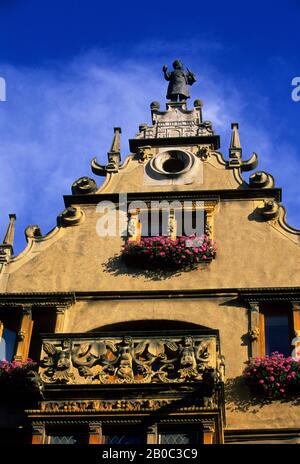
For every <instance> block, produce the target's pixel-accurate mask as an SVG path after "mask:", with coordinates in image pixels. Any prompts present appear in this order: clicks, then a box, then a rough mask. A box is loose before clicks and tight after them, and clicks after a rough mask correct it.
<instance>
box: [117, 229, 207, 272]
mask: <svg viewBox="0 0 300 464" xmlns="http://www.w3.org/2000/svg"><path fill="white" fill-rule="evenodd" d="M215 256H216V245H215V243H214V242H213V241H212V240H210V239H209V238H208V237H207V236H206V235H202V236H200V237H195V236H192V237H186V236H181V237H177V238H176V239H172V238H170V237H164V236H159V237H142V238H141V239H140V240H139V241H129V240H127V242H126V243H125V245H124V247H123V250H122V258H123V260H124V261H125V263H126V264H127V265H128V266H136V267H142V268H147V269H169V268H173V269H174V268H175V269H189V268H195V267H196V266H197V265H198V264H199V263H206V262H210V261H211V260H212V259H213V258H215Z"/></svg>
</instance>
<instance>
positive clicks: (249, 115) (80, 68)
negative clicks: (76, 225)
mask: <svg viewBox="0 0 300 464" xmlns="http://www.w3.org/2000/svg"><path fill="white" fill-rule="evenodd" d="M299 23H300V0H287V1H285V2H283V1H281V2H280V1H278V2H274V1H273V2H272V1H268V0H265V1H262V0H261V1H257V0H253V1H252V2H247V3H245V4H243V2H240V1H236V0H234V1H231V2H224V1H221V0H217V1H214V2H207V1H205V2H204V1H202V0H197V1H194V0H190V1H189V2H180V1H178V0H174V1H173V2H172V3H171V2H162V1H157V0H152V1H151V2H136V1H131V2H121V1H118V0H117V1H114V2H101V1H99V0H85V1H83V0H72V1H71V0H60V1H58V0H52V1H48V0H43V1H40V0H0V52H1V53H0V77H4V78H5V80H6V84H7V101H6V102H0V160H1V170H0V179H1V182H0V234H3V233H4V230H5V227H6V222H7V216H8V213H10V212H15V213H16V214H17V218H18V220H17V233H16V251H20V250H21V249H22V248H23V247H24V246H25V241H24V238H23V236H24V229H25V227H26V226H27V225H28V224H39V225H40V227H41V228H42V231H43V233H47V232H48V231H49V230H50V229H51V228H52V227H53V226H54V225H55V223H56V216H57V214H59V213H60V211H61V210H62V209H63V200H62V195H63V194H68V193H70V188H71V184H72V182H73V181H74V180H76V179H77V178H78V177H81V176H83V175H90V176H92V177H93V175H92V173H91V171H90V167H89V163H90V160H91V159H92V158H93V157H94V156H97V158H98V160H99V161H104V160H105V159H106V152H107V150H108V149H109V145H110V143H111V137H112V128H113V127H114V126H121V127H122V132H123V133H122V156H123V158H124V157H125V155H126V154H128V151H129V150H128V142H127V140H128V139H129V138H132V137H133V136H134V135H135V133H136V132H137V130H138V126H139V124H140V123H142V122H148V123H149V122H150V112H149V104H150V102H151V101H153V100H159V101H160V102H161V105H164V101H165V91H166V83H165V81H164V80H163V77H162V72H161V67H162V65H163V64H164V63H167V64H168V65H169V66H171V63H172V61H173V60H174V59H175V58H180V59H182V60H183V62H184V64H185V65H187V66H188V67H189V68H190V69H192V70H193V71H194V72H195V73H196V75H197V83H196V84H195V85H194V86H193V88H192V90H191V95H192V98H191V100H193V99H195V98H201V99H202V100H203V101H204V117H205V119H209V120H212V121H213V124H214V128H215V130H216V132H217V133H219V134H220V135H221V151H222V152H223V153H224V155H225V156H227V155H228V144H229V139H230V124H231V122H232V121H238V122H239V123H240V136H241V140H242V145H243V149H244V151H243V156H244V158H248V156H250V155H251V153H252V152H253V151H255V152H257V153H258V154H259V168H260V169H265V170H267V171H269V172H270V173H271V174H273V175H274V176H275V180H276V186H278V187H282V188H283V204H284V205H285V206H286V207H287V213H288V214H287V219H288V222H289V223H290V224H291V225H292V226H294V227H299V228H300V218H299V211H300V187H299V181H298V178H299V172H300V149H299V146H300V130H299V129H300V127H299V126H300V102H298V103H296V102H294V101H293V100H292V98H291V92H292V86H291V81H292V79H293V78H294V77H295V76H300V60H299V52H300V50H299ZM247 177H248V176H247V174H246V175H245V178H246V180H247ZM96 180H97V182H100V181H101V178H96Z"/></svg>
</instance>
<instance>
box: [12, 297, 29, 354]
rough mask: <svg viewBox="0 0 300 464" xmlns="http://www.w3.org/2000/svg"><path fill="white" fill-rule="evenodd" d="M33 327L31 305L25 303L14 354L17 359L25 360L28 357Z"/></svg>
mask: <svg viewBox="0 0 300 464" xmlns="http://www.w3.org/2000/svg"><path fill="white" fill-rule="evenodd" d="M32 327H33V320H32V312H31V305H24V306H23V309H22V317H21V324H20V328H19V331H18V337H17V348H16V354H15V356H14V359H15V360H16V361H25V360H26V359H27V358H28V352H29V346H30V339H31V333H32Z"/></svg>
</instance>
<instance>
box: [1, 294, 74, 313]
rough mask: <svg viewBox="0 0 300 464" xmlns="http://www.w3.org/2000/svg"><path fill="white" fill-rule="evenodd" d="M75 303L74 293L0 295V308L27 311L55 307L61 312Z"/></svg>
mask: <svg viewBox="0 0 300 464" xmlns="http://www.w3.org/2000/svg"><path fill="white" fill-rule="evenodd" d="M75 301H76V297H75V294H74V293H0V311H1V308H3V307H5V308H19V309H22V311H28V310H29V309H30V308H34V309H36V308H48V307H52V308H53V307H55V308H57V310H58V311H63V309H67V308H69V307H70V306H72V305H73V304H74V303H75Z"/></svg>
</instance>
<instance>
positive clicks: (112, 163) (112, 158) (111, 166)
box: [107, 127, 122, 171]
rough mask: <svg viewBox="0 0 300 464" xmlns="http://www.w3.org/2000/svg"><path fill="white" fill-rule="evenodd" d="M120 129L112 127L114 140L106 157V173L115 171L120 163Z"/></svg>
mask: <svg viewBox="0 0 300 464" xmlns="http://www.w3.org/2000/svg"><path fill="white" fill-rule="evenodd" d="M121 133H122V130H121V127H114V138H113V141H112V144H111V148H110V151H109V152H108V153H107V157H108V165H107V170H108V171H117V170H118V168H119V164H120V161H121V147H120V145H121V143H120V142H121Z"/></svg>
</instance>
